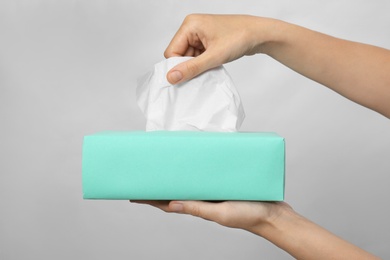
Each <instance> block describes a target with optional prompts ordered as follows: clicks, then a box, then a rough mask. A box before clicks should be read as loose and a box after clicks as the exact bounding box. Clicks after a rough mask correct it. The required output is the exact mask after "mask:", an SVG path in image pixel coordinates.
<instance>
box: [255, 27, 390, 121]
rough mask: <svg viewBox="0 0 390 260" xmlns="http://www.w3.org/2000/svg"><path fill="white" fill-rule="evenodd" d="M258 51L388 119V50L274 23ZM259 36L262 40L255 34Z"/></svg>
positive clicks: (389, 57) (389, 68)
mask: <svg viewBox="0 0 390 260" xmlns="http://www.w3.org/2000/svg"><path fill="white" fill-rule="evenodd" d="M276 23H277V25H276V26H277V27H278V30H275V31H274V34H273V35H272V37H273V40H271V41H270V42H269V43H266V44H264V45H262V46H260V48H259V50H261V51H264V53H266V54H268V55H270V56H271V57H273V58H274V59H276V60H278V61H279V62H281V63H283V64H284V65H286V66H288V67H290V68H291V69H293V70H295V71H296V72H298V73H300V74H302V75H303V76H306V77H308V78H310V79H312V80H315V81H317V82H319V83H321V84H323V85H324V86H327V87H328V88H330V89H332V90H334V91H336V92H338V93H339V94H341V95H343V96H344V97H346V98H348V99H350V100H352V101H354V102H356V103H358V104H361V105H363V106H365V107H368V108H370V109H372V110H375V111H377V112H379V113H381V114H383V115H384V116H386V117H388V118H390V51H389V50H386V49H383V48H379V47H375V46H371V45H367V44H362V43H357V42H351V41H346V40H341V39H338V38H334V37H331V36H328V35H325V34H322V33H318V32H315V31H311V30H308V29H306V28H302V27H299V26H296V25H292V24H288V23H283V22H280V21H276ZM258 37H261V36H260V35H258Z"/></svg>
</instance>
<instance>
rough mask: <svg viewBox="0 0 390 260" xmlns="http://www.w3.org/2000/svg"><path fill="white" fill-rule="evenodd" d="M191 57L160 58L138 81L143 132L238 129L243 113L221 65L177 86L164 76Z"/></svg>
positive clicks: (239, 101)
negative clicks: (144, 121)
mask: <svg viewBox="0 0 390 260" xmlns="http://www.w3.org/2000/svg"><path fill="white" fill-rule="evenodd" d="M191 58H192V57H173V58H169V59H166V60H163V61H161V62H160V63H157V64H156V65H155V66H154V68H153V70H152V71H150V72H148V73H147V74H146V75H144V76H143V77H141V78H140V79H139V80H138V87H137V93H136V94H137V103H138V105H139V107H140V108H141V110H142V112H143V113H144V115H145V117H146V131H156V130H168V131H179V130H189V131H211V132H235V131H238V129H239V128H240V126H241V124H242V121H243V120H244V117H245V113H244V109H243V106H242V103H241V99H240V96H239V94H238V92H237V90H236V88H235V86H234V84H233V81H232V79H231V77H230V76H229V74H228V73H227V71H226V70H225V68H224V67H223V66H220V67H217V68H214V69H211V70H208V71H206V72H204V73H202V74H200V75H199V76H197V77H195V78H193V79H191V80H189V81H187V82H184V83H180V84H176V85H172V84H170V83H169V82H168V80H167V79H166V75H167V73H168V71H169V70H170V69H171V68H173V67H174V66H176V65H177V64H179V63H181V62H184V61H187V60H189V59H191Z"/></svg>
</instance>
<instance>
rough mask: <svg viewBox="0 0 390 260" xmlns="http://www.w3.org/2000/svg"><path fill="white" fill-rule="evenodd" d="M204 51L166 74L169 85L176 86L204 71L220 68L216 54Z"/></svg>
mask: <svg viewBox="0 0 390 260" xmlns="http://www.w3.org/2000/svg"><path fill="white" fill-rule="evenodd" d="M211 53H212V52H211V51H209V50H206V51H205V52H204V53H202V54H201V55H199V56H197V57H195V58H193V59H190V60H188V61H185V62H183V63H180V64H178V65H176V66H175V67H173V68H172V69H171V70H170V71H168V73H167V80H168V81H169V83H171V84H178V83H182V82H184V81H187V80H190V79H192V78H194V77H196V76H198V75H199V74H201V73H203V72H205V71H206V70H209V69H212V68H215V67H218V66H220V65H221V64H222V63H221V62H219V59H218V58H217V57H216V55H215V54H216V53H214V54H211Z"/></svg>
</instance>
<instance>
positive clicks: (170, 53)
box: [164, 25, 190, 58]
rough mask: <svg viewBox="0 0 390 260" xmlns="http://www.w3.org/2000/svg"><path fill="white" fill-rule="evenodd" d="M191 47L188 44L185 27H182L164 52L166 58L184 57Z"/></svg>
mask: <svg viewBox="0 0 390 260" xmlns="http://www.w3.org/2000/svg"><path fill="white" fill-rule="evenodd" d="M189 46H190V44H189V42H188V38H187V35H186V31H185V28H184V25H182V26H181V27H180V28H179V30H178V31H177V32H176V34H175V36H173V38H172V40H171V42H170V43H169V45H168V47H167V48H166V50H165V52H164V57H165V58H170V57H176V56H183V55H184V54H185V53H186V51H187V49H188V47H189Z"/></svg>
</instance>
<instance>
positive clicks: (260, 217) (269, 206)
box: [133, 201, 379, 260]
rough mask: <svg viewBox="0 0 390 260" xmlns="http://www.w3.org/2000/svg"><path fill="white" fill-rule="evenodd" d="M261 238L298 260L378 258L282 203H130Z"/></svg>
mask: <svg viewBox="0 0 390 260" xmlns="http://www.w3.org/2000/svg"><path fill="white" fill-rule="evenodd" d="M133 202H137V203H144V204H150V205H152V206H155V207H158V208H160V209H161V210H164V211H166V212H176V213H182V214H190V215H193V216H197V217H201V218H204V219H207V220H211V221H214V222H217V223H219V224H221V225H223V226H227V227H231V228H240V229H244V230H247V231H249V232H252V233H254V234H256V235H258V236H261V237H263V238H265V239H267V240H269V241H270V242H272V243H273V244H275V245H276V246H278V247H280V248H281V249H283V250H285V251H286V252H287V253H289V254H290V255H292V256H293V257H295V258H297V259H316V260H317V259H318V260H321V259H354V260H360V259H365V260H366V259H379V258H377V257H375V256H374V255H371V254H370V253H368V252H366V251H364V250H362V249H361V248H359V247H356V246H354V245H352V244H350V243H348V242H347V241H345V240H343V239H341V238H339V237H338V236H336V235H334V234H332V233H330V232H329V231H327V230H325V229H324V228H322V227H320V226H318V225H317V224H315V223H313V222H311V221H310V220H308V219H306V218H304V217H302V216H300V215H299V214H298V213H296V212H295V211H294V210H293V209H292V208H291V207H290V206H289V205H288V204H287V203H284V202H248V201H225V202H219V203H212V202H203V201H171V202H166V201H133Z"/></svg>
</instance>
